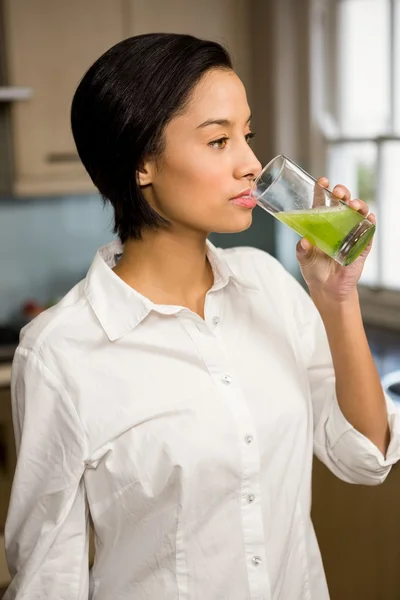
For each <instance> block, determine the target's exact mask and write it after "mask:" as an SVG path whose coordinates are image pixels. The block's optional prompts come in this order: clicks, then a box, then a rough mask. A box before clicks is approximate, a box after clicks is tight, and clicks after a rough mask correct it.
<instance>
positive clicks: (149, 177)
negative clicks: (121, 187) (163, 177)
mask: <svg viewBox="0 0 400 600" xmlns="http://www.w3.org/2000/svg"><path fill="white" fill-rule="evenodd" d="M153 177H154V164H153V161H150V160H148V161H144V162H143V163H142V164H141V165H140V166H139V168H138V170H137V171H136V181H137V183H138V185H139V186H140V187H145V186H146V185H151V184H152V183H153Z"/></svg>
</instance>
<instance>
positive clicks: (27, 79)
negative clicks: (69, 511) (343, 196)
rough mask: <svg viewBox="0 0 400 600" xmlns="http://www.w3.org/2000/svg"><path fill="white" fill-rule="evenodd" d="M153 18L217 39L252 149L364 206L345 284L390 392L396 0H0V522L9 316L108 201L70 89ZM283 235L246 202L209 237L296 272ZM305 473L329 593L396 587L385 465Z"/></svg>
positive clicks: (162, 27)
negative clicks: (83, 141)
mask: <svg viewBox="0 0 400 600" xmlns="http://www.w3.org/2000/svg"><path fill="white" fill-rule="evenodd" d="M158 31H164V32H177V33H190V34H193V35H196V36H199V37H204V38H209V39H215V40H217V41H219V42H221V43H222V44H224V45H225V46H226V47H227V48H228V50H229V51H230V52H231V54H232V56H233V59H234V63H235V66H236V71H237V73H238V74H239V76H240V77H241V78H242V80H243V82H244V84H245V86H246V88H247V91H248V96H249V102H250V106H251V107H252V110H253V115H254V120H253V130H254V131H255V132H256V133H257V136H256V138H255V140H254V149H255V152H256V154H257V155H258V157H259V159H260V160H261V162H262V163H263V164H266V163H267V162H268V161H269V160H270V159H271V158H273V157H274V156H275V155H276V154H279V153H285V154H287V155H288V156H289V157H290V158H292V159H293V160H295V161H296V162H298V163H299V164H300V165H301V166H302V167H303V168H304V169H306V170H307V171H309V172H310V173H311V174H312V175H314V176H315V177H318V176H320V175H328V176H329V178H330V180H331V182H332V184H335V183H339V182H340V183H344V184H345V185H347V186H348V187H349V188H350V189H351V191H352V195H353V196H354V197H361V198H362V199H363V200H365V201H367V202H368V203H369V204H370V206H371V209H373V210H374V212H376V214H377V216H378V232H377V234H376V239H375V244H374V248H373V251H372V255H371V256H370V258H369V260H368V263H367V267H366V269H365V273H364V276H363V280H362V285H361V286H360V297H361V301H362V309H363V316H364V321H365V325H366V329H367V334H368V337H369V341H370V344H371V348H372V351H373V353H374V356H375V360H376V363H377V365H378V369H379V371H380V374H381V376H382V380H383V382H384V385H385V387H386V388H387V389H388V392H389V393H390V394H391V395H392V397H393V399H394V400H396V401H399V400H400V192H399V185H398V182H397V175H398V173H399V170H400V0H83V1H82V0H68V2H66V1H65V0H0V532H2V531H3V530H4V520H5V515H6V511H7V506H8V499H9V494H10V490H11V481H12V475H13V471H14V467H15V450H14V443H13V433H12V424H11V412H10V391H9V382H10V366H11V360H12V355H13V352H14V350H15V347H16V344H17V340H18V332H19V329H20V327H21V325H23V324H24V323H26V322H27V321H29V320H30V319H31V318H33V317H34V316H35V315H36V314H38V313H39V312H40V311H41V310H43V309H45V308H46V307H47V306H50V305H52V304H53V303H54V302H56V301H57V300H58V299H59V298H60V297H61V296H62V295H64V294H65V293H66V292H67V291H68V290H69V289H70V288H71V287H72V286H73V285H74V284H75V283H76V282H77V281H79V280H80V279H81V278H82V277H84V276H85V274H86V271H87V269H88V267H89V265H90V263H91V260H92V258H93V256H94V253H95V251H96V249H97V248H98V247H99V246H100V245H102V244H105V243H107V242H108V241H110V240H111V239H112V238H113V234H112V232H111V224H112V214H111V211H110V209H109V208H108V207H103V204H102V201H101V199H100V197H99V195H98V194H97V193H96V190H95V189H94V187H93V185H92V184H91V181H90V179H89V177H88V176H87V174H86V172H85V171H84V169H83V167H82V166H81V164H80V162H79V159H78V155H77V153H76V149H75V146H74V143H73V139H72V135H71V131H70V125H69V110H70V103H71V99H72V96H73V93H74V90H75V88H76V86H77V84H78V82H79V80H80V78H81V77H82V75H83V74H84V72H85V71H86V70H87V68H88V67H89V66H90V65H91V64H92V63H93V62H94V61H95V60H96V59H97V58H98V57H99V56H100V55H101V54H102V53H103V52H104V51H105V50H106V49H108V48H109V47H110V46H112V45H113V44H114V43H116V42H118V41H119V40H121V39H124V38H126V37H129V36H132V35H137V34H141V33H147V32H158ZM297 239H298V238H297V236H296V234H294V233H293V232H291V231H290V230H289V229H288V228H286V227H285V226H283V225H281V224H280V223H278V222H277V221H276V220H274V219H273V218H272V217H271V216H270V215H268V214H267V213H265V212H264V211H262V210H261V209H259V208H256V209H255V213H254V222H253V225H252V227H251V228H250V229H249V230H248V231H246V232H244V233H241V234H236V235H213V236H212V240H213V242H214V243H216V244H217V245H220V246H225V247H227V246H232V245H252V246H258V247H259V248H262V249H264V250H266V251H268V252H270V253H271V254H273V255H274V256H276V257H277V258H278V260H280V261H281V262H282V263H283V264H284V266H285V267H286V268H287V269H288V270H289V271H291V272H292V273H293V275H295V276H296V277H299V271H298V267H297V261H296V258H295V244H296V241H297ZM313 485H314V502H313V519H314V523H315V526H316V530H317V535H318V539H319V542H320V546H321V550H322V553H323V558H324V562H325V567H326V570H327V576H328V582H329V586H330V590H331V594H332V598H333V599H338V600H339V599H340V600H347V598H349V599H350V598H351V600H358V599H361V598H362V599H363V600H368V599H371V600H378V599H379V600H391V599H393V600H395V599H399V598H400V574H399V573H400V569H399V565H400V518H399V509H398V506H400V504H399V502H400V474H399V473H398V470H397V469H394V470H393V473H392V475H391V476H390V478H389V480H388V482H387V483H385V485H384V486H382V488H379V489H362V488H361V489H359V488H358V489H355V488H353V487H352V486H348V485H346V484H343V483H342V482H338V481H336V480H334V479H333V477H332V476H331V475H330V474H329V473H328V472H326V470H325V469H324V467H322V466H321V465H320V464H319V463H317V462H316V464H315V470H314V484H313ZM1 540H2V538H0V586H1V585H3V586H6V584H7V582H8V580H9V575H8V572H7V568H6V565H5V561H4V556H3V555H2V552H3V548H2V542H1ZM282 600H285V599H282Z"/></svg>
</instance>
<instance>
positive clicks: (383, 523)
mask: <svg viewBox="0 0 400 600" xmlns="http://www.w3.org/2000/svg"><path fill="white" fill-rule="evenodd" d="M312 498H313V508H312V518H313V522H314V527H315V531H316V534H317V538H318V543H319V545H320V549H321V554H322V559H323V562H324V567H325V572H326V577H327V580H328V586H329V591H330V596H331V600H361V599H362V600H398V599H399V598H400V569H399V564H400V518H399V506H400V463H398V464H396V465H394V466H393V467H392V470H391V472H390V473H389V476H388V478H387V479H386V481H385V482H384V483H383V484H382V485H379V486H372V487H371V486H363V485H352V484H349V483H345V482H343V481H341V480H339V479H338V478H337V477H335V476H334V475H333V474H332V473H331V472H330V471H329V470H328V469H327V468H326V467H325V466H324V465H323V464H322V463H321V462H320V461H319V460H318V459H315V460H314V471H313V496H312Z"/></svg>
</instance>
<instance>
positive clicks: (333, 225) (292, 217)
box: [274, 204, 374, 264]
mask: <svg viewBox="0 0 400 600" xmlns="http://www.w3.org/2000/svg"><path fill="white" fill-rule="evenodd" d="M274 216H275V217H276V218H277V219H279V220H280V221H282V223H286V225H289V227H291V228H292V229H294V230H295V231H296V232H297V233H298V234H300V235H301V236H303V237H305V238H307V239H308V240H309V241H310V242H311V243H312V244H314V245H315V246H318V248H321V250H323V251H324V252H325V253H326V254H328V255H329V256H331V257H332V258H334V257H335V256H336V255H337V254H338V252H339V250H340V249H341V247H342V246H343V242H344V241H345V240H346V238H347V237H348V236H349V234H350V233H351V232H352V230H353V229H355V228H356V227H357V226H358V225H359V224H360V223H361V221H362V220H363V219H364V217H363V216H362V215H361V214H360V213H358V212H356V211H355V210H353V209H351V208H349V207H348V206H346V205H345V204H340V205H339V206H333V207H332V206H321V207H319V208H312V209H309V210H293V211H288V212H285V211H283V212H278V213H274ZM373 234H374V228H371V230H370V231H368V232H367V233H366V234H364V235H363V236H362V237H361V239H360V240H358V242H356V244H355V247H354V248H352V249H351V250H350V253H349V257H348V260H346V263H345V264H350V262H352V261H353V260H355V258H357V256H359V254H361V252H362V251H363V250H364V248H365V247H366V246H367V244H368V242H369V241H370V239H371V238H372V236H373Z"/></svg>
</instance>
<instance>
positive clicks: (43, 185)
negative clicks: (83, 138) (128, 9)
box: [0, 0, 127, 196]
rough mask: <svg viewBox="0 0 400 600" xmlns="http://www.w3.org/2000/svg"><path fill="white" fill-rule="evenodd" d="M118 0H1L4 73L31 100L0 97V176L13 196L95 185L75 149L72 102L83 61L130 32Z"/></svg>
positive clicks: (78, 190)
mask: <svg viewBox="0 0 400 600" xmlns="http://www.w3.org/2000/svg"><path fill="white" fill-rule="evenodd" d="M125 4H126V3H125V2H124V1H123V0H85V1H84V2H82V1H81V0H68V2H65V1H64V0H35V1H34V2H32V0H2V4H1V8H2V28H3V31H4V36H3V37H4V44H5V48H4V50H5V53H4V54H5V60H4V63H5V64H4V65H3V68H4V78H5V79H6V81H5V83H7V85H10V86H24V87H26V86H27V87H30V88H32V91H33V95H32V98H30V99H28V100H24V101H19V102H13V103H10V104H9V105H7V106H6V105H5V104H4V103H1V106H0V112H1V116H0V121H1V123H0V129H1V133H2V135H1V140H0V144H1V145H2V148H1V149H0V155H1V156H2V157H3V158H4V161H3V164H4V162H7V163H8V166H7V172H6V173H4V169H3V178H2V181H1V182H0V189H1V191H2V192H3V193H11V194H12V195H14V196H38V195H56V194H64V193H81V192H86V191H92V190H93V189H94V188H93V185H92V183H91V181H90V178H89V176H88V175H87V174H86V171H85V170H84V168H83V166H82V164H81V163H80V161H79V158H78V155H77V153H76V149H75V145H74V141H73V137H72V133H71V128H70V105H71V100H72V96H73V93H74V90H75V88H76V86H77V85H78V83H79V80H80V79H81V77H82V75H83V74H84V72H85V71H86V70H87V69H88V67H89V66H90V65H91V64H92V63H93V62H94V61H95V60H96V59H97V58H98V57H99V56H100V55H101V54H102V53H103V52H104V51H105V50H107V49H108V48H109V47H110V46H112V45H113V44H115V43H116V42H118V41H119V40H121V39H123V38H124V37H127V36H126V35H125V33H126V32H125V31H124V21H125V20H124V7H125Z"/></svg>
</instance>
